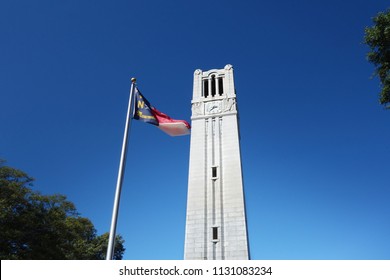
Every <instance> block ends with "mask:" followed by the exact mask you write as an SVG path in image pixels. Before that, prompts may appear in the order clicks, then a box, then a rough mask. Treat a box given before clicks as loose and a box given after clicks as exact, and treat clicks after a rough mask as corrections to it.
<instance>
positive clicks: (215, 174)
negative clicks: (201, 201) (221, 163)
mask: <svg viewBox="0 0 390 280" xmlns="http://www.w3.org/2000/svg"><path fill="white" fill-rule="evenodd" d="M211 177H212V178H213V179H217V167H216V166H213V167H212V168H211Z"/></svg>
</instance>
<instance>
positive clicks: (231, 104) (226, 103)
mask: <svg viewBox="0 0 390 280" xmlns="http://www.w3.org/2000/svg"><path fill="white" fill-rule="evenodd" d="M222 104H223V112H230V111H233V110H235V109H236V99H235V98H225V99H224V100H223V101H222Z"/></svg>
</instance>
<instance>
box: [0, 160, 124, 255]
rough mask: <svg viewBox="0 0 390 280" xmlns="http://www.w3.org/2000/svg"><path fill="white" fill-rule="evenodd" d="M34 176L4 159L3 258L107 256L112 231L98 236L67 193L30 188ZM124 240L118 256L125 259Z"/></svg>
mask: <svg viewBox="0 0 390 280" xmlns="http://www.w3.org/2000/svg"><path fill="white" fill-rule="evenodd" d="M33 180H34V179H33V178H31V177H30V176H28V175H27V174H26V173H24V172H23V171H20V170H17V169H14V168H11V167H8V166H5V165H4V161H3V160H0V228H1V230H0V258H1V259H3V260H4V259H28V260H35V259H38V260H42V259H45V260H50V259H57V260H88V259H105V257H106V251H107V242H108V233H105V234H103V235H100V236H98V235H97V234H96V229H95V227H94V225H93V224H92V222H91V221H90V220H89V219H87V218H84V217H81V216H80V215H79V213H78V212H77V210H76V207H75V206H74V204H73V203H72V202H70V201H68V200H67V199H66V196H64V195H59V194H55V195H42V194H40V193H39V192H36V191H33V190H32V189H30V188H29V187H30V186H32V182H33ZM123 243H124V241H123V239H122V237H121V236H119V235H118V236H116V244H115V256H114V258H115V259H122V256H123V253H124V250H125V249H124V246H123Z"/></svg>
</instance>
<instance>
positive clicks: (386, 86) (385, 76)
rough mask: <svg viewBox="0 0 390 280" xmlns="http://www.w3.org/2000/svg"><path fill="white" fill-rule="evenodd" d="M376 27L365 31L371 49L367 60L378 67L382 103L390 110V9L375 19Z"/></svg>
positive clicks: (376, 71)
mask: <svg viewBox="0 0 390 280" xmlns="http://www.w3.org/2000/svg"><path fill="white" fill-rule="evenodd" d="M373 22H374V26H372V27H367V28H366V29H365V37H364V42H365V43H366V44H367V45H368V46H369V47H370V51H369V52H368V54H367V59H368V61H370V62H371V63H373V64H374V65H375V67H376V69H375V75H377V76H378V77H379V79H380V81H381V85H382V91H381V92H380V98H379V100H380V103H381V104H383V105H385V106H386V108H387V109H389V108H390V9H388V10H387V11H386V12H381V13H379V14H378V15H377V16H376V17H374V18H373Z"/></svg>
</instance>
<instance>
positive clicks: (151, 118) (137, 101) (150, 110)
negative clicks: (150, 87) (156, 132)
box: [133, 87, 191, 136]
mask: <svg viewBox="0 0 390 280" xmlns="http://www.w3.org/2000/svg"><path fill="white" fill-rule="evenodd" d="M133 118H134V119H136V120H140V121H143V122H146V123H150V124H153V125H156V126H158V128H160V129H161V130H162V131H164V132H165V133H167V134H168V135H170V136H181V135H186V134H189V133H190V130H191V126H190V124H189V123H188V122H186V121H183V120H174V119H172V118H171V117H169V116H168V115H166V114H164V113H162V112H160V111H159V110H157V109H156V108H154V107H153V106H151V105H150V103H149V102H148V100H146V98H145V97H144V96H143V95H142V94H141V93H140V91H139V90H138V88H137V87H135V89H134V108H133Z"/></svg>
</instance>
